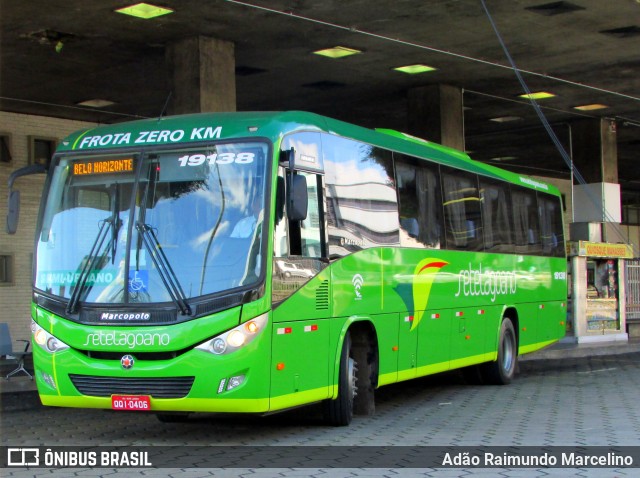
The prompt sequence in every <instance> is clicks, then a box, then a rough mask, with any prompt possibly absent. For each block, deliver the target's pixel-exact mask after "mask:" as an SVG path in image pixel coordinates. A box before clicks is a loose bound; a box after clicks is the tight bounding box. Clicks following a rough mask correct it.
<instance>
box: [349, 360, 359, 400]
mask: <svg viewBox="0 0 640 478" xmlns="http://www.w3.org/2000/svg"><path fill="white" fill-rule="evenodd" d="M357 371H358V367H357V365H356V361H355V360H353V358H351V357H349V359H348V360H347V372H348V375H347V377H349V378H348V387H349V388H348V390H347V394H348V397H349V401H350V402H352V403H353V400H354V399H355V398H356V395H358V377H357V376H356V373H357Z"/></svg>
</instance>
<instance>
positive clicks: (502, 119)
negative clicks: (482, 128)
mask: <svg viewBox="0 0 640 478" xmlns="http://www.w3.org/2000/svg"><path fill="white" fill-rule="evenodd" d="M521 119H522V118H521V117H520V116H500V117H498V118H491V119H489V121H495V122H496V123H508V122H510V121H519V120H521Z"/></svg>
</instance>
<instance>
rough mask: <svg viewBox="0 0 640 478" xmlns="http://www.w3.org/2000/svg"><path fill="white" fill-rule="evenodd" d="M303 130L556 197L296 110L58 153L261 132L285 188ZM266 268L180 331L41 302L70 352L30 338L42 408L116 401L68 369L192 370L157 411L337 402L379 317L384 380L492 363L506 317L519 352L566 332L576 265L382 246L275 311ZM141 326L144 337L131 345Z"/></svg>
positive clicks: (172, 125) (74, 142)
mask: <svg viewBox="0 0 640 478" xmlns="http://www.w3.org/2000/svg"><path fill="white" fill-rule="evenodd" d="M254 127H255V129H254ZM207 128H208V129H207ZM217 128H220V129H219V130H217ZM293 131H327V132H332V133H334V134H338V135H341V136H344V137H350V138H356V139H358V140H360V141H363V142H367V143H369V144H373V145H376V146H379V147H384V148H387V149H390V150H393V151H398V152H402V153H404V154H409V155H412V156H416V157H422V158H425V159H426V158H429V159H430V160H432V161H435V162H439V163H440V164H446V165H449V166H451V167H454V168H460V169H465V170H468V171H472V172H475V173H478V174H481V175H484V176H488V177H491V178H495V179H501V180H504V181H509V182H511V183H514V184H520V185H524V186H526V187H530V188H532V189H536V188H538V189H539V188H544V190H545V192H547V193H551V194H555V195H557V194H558V192H557V191H556V190H555V189H554V188H553V187H551V186H546V185H542V184H541V183H538V182H535V181H531V180H529V179H527V178H523V177H521V176H520V175H516V174H512V173H509V172H505V171H501V170H499V169H496V168H493V167H490V166H487V165H484V164H481V163H476V162H473V161H472V160H470V159H469V158H468V156H467V155H465V154H464V153H460V152H457V151H453V150H450V149H448V148H444V147H441V146H438V145H434V144H432V143H426V142H423V141H421V140H416V139H407V138H406V137H403V136H402V135H400V134H398V133H389V132H375V131H372V130H367V129H363V128H359V127H355V126H352V125H347V124H345V123H341V122H338V121H335V120H331V119H328V118H323V117H319V116H316V115H312V114H308V113H297V112H291V113H282V114H266V113H265V114H249V113H247V114H215V115H190V116H183V117H173V118H164V119H162V120H161V121H159V122H158V121H157V120H153V121H140V122H133V123H125V124H118V125H111V126H103V127H99V128H96V129H94V130H89V131H84V132H79V133H76V134H74V135H71V136H70V137H69V138H67V139H65V140H64V141H63V142H62V143H61V145H60V148H59V151H58V152H59V153H67V152H74V151H83V152H85V153H86V152H88V151H95V152H96V153H100V152H102V151H109V152H113V151H116V150H117V148H123V149H126V150H131V148H135V147H155V146H158V145H159V144H174V145H175V146H176V147H178V146H182V145H184V144H185V143H187V142H189V141H193V142H202V141H203V140H211V139H215V140H217V139H220V140H227V139H233V138H237V139H242V140H246V139H248V138H249V139H250V138H262V139H267V140H268V141H269V142H270V143H271V144H272V145H273V151H275V153H274V158H272V160H273V163H272V168H271V174H272V177H271V180H272V183H275V181H276V178H277V166H278V160H277V159H278V157H277V154H278V151H279V149H280V143H281V141H282V139H283V137H284V135H286V134H287V133H290V132H293ZM153 132H156V133H153ZM163 132H164V133H163ZM181 132H182V133H181ZM141 138H142V139H141ZM174 139H175V140H176V141H173V140H174ZM178 139H179V140H178ZM144 140H146V141H144ZM136 141H137V142H136ZM114 148H115V149H114ZM270 201H271V211H273V210H274V209H275V203H276V193H275V188H272V189H271V198H270ZM273 223H274V221H269V224H271V230H270V231H269V236H268V237H273ZM265 253H266V256H267V257H272V256H273V244H271V243H269V244H268V245H267V248H266V251H265ZM265 267H266V273H265V276H264V277H265V280H264V284H263V290H264V294H263V295H261V296H260V297H259V298H258V299H256V300H254V301H250V302H247V303H244V304H243V305H242V306H236V307H233V308H231V309H228V310H224V311H222V312H217V313H214V314H211V315H208V316H203V317H199V318H196V319H193V320H188V321H184V322H181V323H177V324H173V325H153V326H150V325H149V326H132V325H126V326H116V325H83V324H80V323H77V322H72V321H69V320H66V319H64V318H62V317H60V316H58V315H56V314H54V313H53V312H50V311H48V310H45V309H44V308H43V307H41V305H38V303H36V302H34V304H33V305H32V318H33V320H34V321H35V322H36V323H37V324H38V325H39V326H40V327H42V328H43V329H45V330H46V331H47V332H49V333H50V334H52V335H54V336H55V337H57V338H58V339H59V340H61V341H63V342H64V343H66V344H67V345H69V346H70V348H68V349H65V350H62V351H60V352H56V353H53V354H52V353H48V352H47V351H45V350H44V349H43V348H42V347H40V346H37V345H36V344H34V347H33V350H34V364H35V367H36V382H37V385H38V390H39V393H40V397H41V400H42V403H43V404H44V405H51V406H68V407H86V408H111V406H112V404H111V397H109V396H106V397H90V396H85V395H81V394H80V393H79V392H78V391H77V389H76V388H75V386H74V385H73V384H72V383H71V381H70V379H69V377H68V375H69V374H80V375H93V376H104V377H122V378H126V377H132V376H134V377H139V378H144V377H178V376H193V377H195V380H194V383H193V387H192V389H191V391H190V392H189V394H188V395H187V396H186V397H184V398H153V397H152V398H151V411H158V412H163V411H189V412H191V411H210V412H249V413H263V412H269V411H275V410H282V409H286V408H290V407H293V406H298V405H302V404H307V403H313V402H317V401H321V400H325V399H333V398H336V397H337V394H338V375H339V361H340V351H341V347H342V342H343V340H344V337H345V334H346V332H347V330H348V329H349V327H351V326H352V324H354V323H356V322H362V321H365V322H369V323H370V324H372V326H373V328H374V330H375V336H376V340H377V344H376V346H377V350H378V356H379V373H378V378H377V385H378V386H382V385H385V384H390V383H394V382H398V381H402V380H407V379H411V378H415V377H419V376H424V375H429V374H432V373H437V372H442V371H446V370H450V369H454V368H460V367H464V366H468V365H472V364H477V363H483V362H488V361H494V360H496V359H497V349H498V335H499V329H500V324H501V321H502V319H503V318H504V316H505V314H508V315H509V316H510V317H512V318H513V320H514V322H515V323H514V326H515V328H516V333H517V336H518V349H519V353H528V352H532V351H534V350H538V349H540V348H542V347H545V346H547V345H549V344H550V343H553V342H555V341H557V340H558V339H559V338H561V337H563V336H564V334H565V325H564V323H565V320H566V308H565V304H566V290H567V287H566V280H565V273H566V259H564V258H561V257H560V258H552V257H534V256H526V255H519V254H491V253H483V252H457V251H451V250H440V249H416V248H413V249H409V248H393V247H375V248H370V249H365V250H362V251H360V252H357V253H354V254H351V255H348V256H346V257H343V258H341V259H339V260H336V261H332V262H331V264H329V265H328V266H327V267H326V268H324V269H323V270H322V271H321V272H319V273H318V274H317V275H316V276H315V277H313V278H311V279H310V280H308V282H306V283H305V284H304V285H303V286H301V287H300V288H299V289H298V290H297V291H296V292H295V293H293V294H292V295H291V296H289V297H288V298H287V299H286V300H284V301H282V302H280V303H278V304H276V305H274V304H272V302H271V288H272V276H273V273H274V272H273V264H272V261H266V264H265ZM356 275H359V279H358V284H357V286H356V284H354V280H355V277H356ZM37 293H38V291H37V290H36V294H37ZM265 313H266V314H268V322H267V327H266V328H265V330H263V331H262V332H261V333H260V334H259V335H258V336H257V338H256V339H255V340H254V341H252V342H250V343H249V344H248V345H247V346H245V347H243V348H240V349H239V350H237V351H235V352H233V353H230V354H225V355H215V354H212V353H209V352H206V351H203V350H199V349H195V348H194V347H195V346H197V345H199V344H201V343H203V342H205V341H207V340H208V339H210V338H212V337H215V336H216V335H219V334H221V333H223V332H225V331H227V330H230V329H232V328H234V327H236V326H238V324H241V323H245V322H247V321H248V320H251V319H253V318H254V317H257V316H259V315H261V314H265ZM132 334H133V335H135V334H139V337H138V338H137V339H132V338H131V337H132ZM136 340H137V342H136ZM114 344H118V345H116V346H114ZM130 344H131V345H130ZM167 344H168V345H167ZM80 350H82V351H87V350H91V351H95V352H101V351H102V352H108V351H117V352H121V353H123V354H124V353H128V354H131V355H133V356H135V355H136V354H141V353H145V352H157V351H163V352H166V351H167V350H176V351H182V352H181V354H179V356H178V357H176V358H174V359H167V360H137V362H136V364H135V367H134V368H132V369H129V370H125V369H123V368H122V367H121V363H120V359H119V358H118V359H115V358H114V359H99V358H89V356H88V355H87V354H86V353H84V352H80ZM43 374H47V375H48V376H50V377H53V381H54V382H55V385H56V387H55V388H54V387H52V386H51V383H50V380H49V381H45V380H44V378H43ZM236 375H244V376H246V379H245V381H244V383H243V384H242V385H241V386H239V387H237V388H235V389H233V390H230V391H222V392H221V391H220V390H219V384H220V383H221V380H223V379H228V378H229V377H233V376H236ZM132 394H134V395H135V391H133V392H132Z"/></svg>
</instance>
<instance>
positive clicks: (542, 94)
mask: <svg viewBox="0 0 640 478" xmlns="http://www.w3.org/2000/svg"><path fill="white" fill-rule="evenodd" d="M554 96H556V95H554V94H553V93H549V92H548V91H537V92H536V93H529V94H528V95H520V98H526V99H528V100H544V99H545V98H553V97H554Z"/></svg>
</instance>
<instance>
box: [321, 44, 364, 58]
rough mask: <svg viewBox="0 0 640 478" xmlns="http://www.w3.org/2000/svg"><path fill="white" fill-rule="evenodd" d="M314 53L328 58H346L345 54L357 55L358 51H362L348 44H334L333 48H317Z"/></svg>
mask: <svg viewBox="0 0 640 478" xmlns="http://www.w3.org/2000/svg"><path fill="white" fill-rule="evenodd" d="M313 53H315V54H316V55H320V56H326V57H328V58H344V57H345V56H351V55H357V54H358V53H362V51H360V50H355V49H353V48H348V47H346V46H334V47H333V48H325V49H324V50H317V51H314V52H313Z"/></svg>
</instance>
